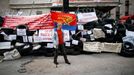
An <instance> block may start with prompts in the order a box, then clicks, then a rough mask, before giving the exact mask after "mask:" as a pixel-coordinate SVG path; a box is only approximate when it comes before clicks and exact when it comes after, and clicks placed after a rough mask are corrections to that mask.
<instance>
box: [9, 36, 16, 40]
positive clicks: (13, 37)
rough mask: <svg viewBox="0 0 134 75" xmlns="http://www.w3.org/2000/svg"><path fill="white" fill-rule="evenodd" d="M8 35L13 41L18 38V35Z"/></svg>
mask: <svg viewBox="0 0 134 75" xmlns="http://www.w3.org/2000/svg"><path fill="white" fill-rule="evenodd" d="M8 37H9V40H11V41H12V40H16V35H9V36H8Z"/></svg>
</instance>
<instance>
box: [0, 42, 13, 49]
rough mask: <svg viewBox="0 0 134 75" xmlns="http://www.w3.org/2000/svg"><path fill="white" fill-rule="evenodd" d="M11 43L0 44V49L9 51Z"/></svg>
mask: <svg viewBox="0 0 134 75" xmlns="http://www.w3.org/2000/svg"><path fill="white" fill-rule="evenodd" d="M10 48H11V42H0V49H10Z"/></svg>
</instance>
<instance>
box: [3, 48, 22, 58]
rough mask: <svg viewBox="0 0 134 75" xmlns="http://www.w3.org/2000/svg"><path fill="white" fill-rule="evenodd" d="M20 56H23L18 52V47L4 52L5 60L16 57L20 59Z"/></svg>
mask: <svg viewBox="0 0 134 75" xmlns="http://www.w3.org/2000/svg"><path fill="white" fill-rule="evenodd" d="M20 57H21V55H20V53H19V52H18V50H17V49H14V50H12V51H9V52H5V53H4V59H3V60H15V59H18V58H20Z"/></svg>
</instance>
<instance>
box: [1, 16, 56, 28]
mask: <svg viewBox="0 0 134 75" xmlns="http://www.w3.org/2000/svg"><path fill="white" fill-rule="evenodd" d="M21 24H26V25H27V26H28V28H29V29H30V30H37V29H52V28H53V27H54V26H53V22H52V20H51V16H50V14H42V15H33V16H5V20H4V23H3V27H7V28H15V27H16V26H18V25H21Z"/></svg>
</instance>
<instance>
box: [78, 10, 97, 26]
mask: <svg viewBox="0 0 134 75" xmlns="http://www.w3.org/2000/svg"><path fill="white" fill-rule="evenodd" d="M77 16H78V24H86V23H88V22H92V21H97V20H98V18H97V16H96V13H95V12H89V13H78V14H77Z"/></svg>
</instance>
